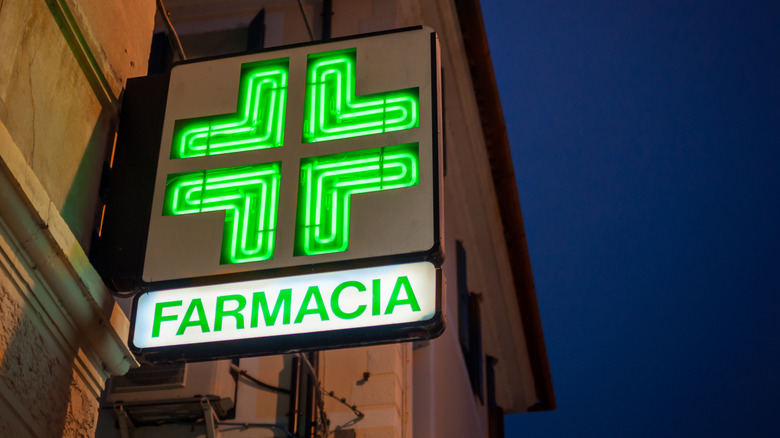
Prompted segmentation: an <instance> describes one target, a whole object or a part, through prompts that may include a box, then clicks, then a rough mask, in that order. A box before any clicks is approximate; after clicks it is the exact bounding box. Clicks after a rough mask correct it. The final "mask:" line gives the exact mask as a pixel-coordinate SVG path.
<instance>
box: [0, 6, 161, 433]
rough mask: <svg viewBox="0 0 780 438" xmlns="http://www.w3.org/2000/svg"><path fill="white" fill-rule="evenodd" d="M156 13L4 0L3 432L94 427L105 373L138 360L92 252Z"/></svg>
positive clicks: (0, 144)
mask: <svg viewBox="0 0 780 438" xmlns="http://www.w3.org/2000/svg"><path fill="white" fill-rule="evenodd" d="M153 14H154V1H153V0H133V1H123V2H119V1H117V2H105V1H99V0H83V1H77V0H76V1H71V0H50V1H46V0H0V59H2V60H3V62H2V63H0V157H2V164H1V165H0V192H1V193H2V196H0V436H19V437H28V436H30V437H33V436H35V437H54V436H67V437H82V436H91V435H93V434H94V430H95V426H96V423H97V409H98V401H97V397H98V396H99V393H100V391H101V389H102V387H103V384H104V381H105V379H106V378H108V377H109V376H110V375H112V374H121V373H123V372H126V371H127V369H128V368H129V367H130V366H133V364H134V363H135V361H134V359H133V358H132V355H130V353H129V352H128V351H127V347H126V343H125V339H126V335H127V328H128V327H127V318H126V317H124V315H123V314H122V313H121V312H120V311H119V309H118V308H117V307H116V304H115V302H114V300H113V298H111V296H110V295H109V294H108V292H107V289H106V288H105V285H103V283H102V282H101V281H100V279H99V277H98V276H97V273H96V272H95V271H94V269H92V267H91V265H90V264H89V262H88V260H87V257H86V253H85V250H84V249H85V248H87V247H88V245H89V241H90V237H91V233H92V229H93V227H94V226H95V216H96V209H97V202H96V201H97V191H98V183H99V178H100V173H101V168H102V162H103V158H104V155H105V154H106V151H107V150H109V147H110V146H111V142H112V139H113V131H114V127H115V124H116V116H117V108H118V97H119V96H120V95H121V91H122V87H123V84H124V81H125V79H127V78H128V77H131V76H139V75H143V74H145V72H146V61H147V59H148V51H149V46H150V43H151V34H152V32H151V31H152V27H153Z"/></svg>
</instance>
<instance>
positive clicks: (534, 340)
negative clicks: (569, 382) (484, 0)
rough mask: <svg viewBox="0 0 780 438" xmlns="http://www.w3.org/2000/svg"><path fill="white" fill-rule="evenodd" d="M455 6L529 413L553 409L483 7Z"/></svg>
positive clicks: (473, 0) (472, 3)
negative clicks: (517, 320) (521, 344)
mask: <svg viewBox="0 0 780 438" xmlns="http://www.w3.org/2000/svg"><path fill="white" fill-rule="evenodd" d="M454 3H455V7H456V10H457V15H458V22H459V23H460V30H461V34H462V35H463V44H464V47H465V49H466V55H467V59H468V63H469V70H470V72H471V80H472V83H473V86H474V92H475V94H476V99H477V105H478V106H479V115H480V120H481V124H482V131H483V133H484V136H485V145H486V149H487V153H488V159H489V161H490V169H491V174H492V177H493V185H494V188H495V191H496V197H497V198H498V207H499V211H500V215H501V222H502V225H503V228H504V235H505V236H506V241H507V250H508V253H509V263H510V266H511V268H512V274H513V281H514V284H515V292H516V293H517V299H518V304H519V309H518V310H519V312H520V315H521V317H522V321H523V331H524V333H525V337H526V342H527V344H528V349H529V356H530V360H531V368H532V370H531V372H532V374H533V376H534V384H535V389H536V393H537V397H538V402H537V403H536V404H535V405H532V406H529V407H528V411H544V410H553V409H555V407H556V404H555V393H554V391H553V384H552V374H551V372H550V364H549V361H548V359H547V348H546V346H545V343H544V334H543V331H542V319H541V315H540V314H539V305H538V302H537V299H536V287H535V286H534V281H533V272H532V271H531V259H530V255H529V252H528V242H527V241H526V235H525V227H524V226H523V215H522V211H521V209H520V198H519V195H518V192H517V181H516V180H515V171H514V167H513V165H512V154H511V151H510V148H509V137H508V135H507V132H506V123H505V121H504V111H503V109H502V107H501V100H500V96H499V93H498V85H497V84H496V77H495V73H494V71H493V61H492V58H491V56H490V49H489V47H488V40H487V34H486V32H485V25H484V22H483V19H482V8H481V6H480V4H479V0H454Z"/></svg>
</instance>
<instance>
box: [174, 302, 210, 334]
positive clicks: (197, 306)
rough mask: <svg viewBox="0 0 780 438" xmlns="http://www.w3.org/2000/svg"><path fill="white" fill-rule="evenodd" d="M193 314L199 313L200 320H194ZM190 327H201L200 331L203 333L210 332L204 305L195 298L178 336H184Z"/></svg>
mask: <svg viewBox="0 0 780 438" xmlns="http://www.w3.org/2000/svg"><path fill="white" fill-rule="evenodd" d="M193 312H197V313H198V319H196V320H195V321H193V320H192V313H193ZM188 327H200V331H201V332H203V333H208V331H209V323H208V321H207V320H206V312H205V311H204V310H203V303H202V302H201V300H200V298H195V299H194V300H192V302H190V306H189V307H188V308H187V312H186V313H185V314H184V319H183V320H182V322H181V325H180V326H179V331H177V332H176V336H180V335H183V334H184V330H186V329H187V328H188Z"/></svg>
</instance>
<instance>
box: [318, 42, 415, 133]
mask: <svg viewBox="0 0 780 438" xmlns="http://www.w3.org/2000/svg"><path fill="white" fill-rule="evenodd" d="M356 64H357V61H356V49H347V50H337V51H332V52H323V53H317V54H312V55H309V58H308V68H307V73H306V97H305V103H304V117H303V118H304V120H303V142H304V143H313V142H319V141H326V140H336V139H340V138H349V137H357V136H361V135H370V134H379V133H383V132H390V131H400V130H403V129H411V128H416V127H418V126H419V125H420V111H419V107H420V97H419V89H418V88H408V89H404V90H396V91H387V92H384V93H376V94H370V95H365V96H356V95H355V71H356Z"/></svg>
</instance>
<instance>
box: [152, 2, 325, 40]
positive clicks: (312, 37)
mask: <svg viewBox="0 0 780 438" xmlns="http://www.w3.org/2000/svg"><path fill="white" fill-rule="evenodd" d="M159 1H162V0H159ZM298 9H300V10H301V16H302V17H303V22H304V23H305V24H306V30H307V31H308V32H309V39H311V41H314V33H312V31H311V26H309V19H307V18H306V12H304V11H303V4H302V3H301V0H298Z"/></svg>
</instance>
